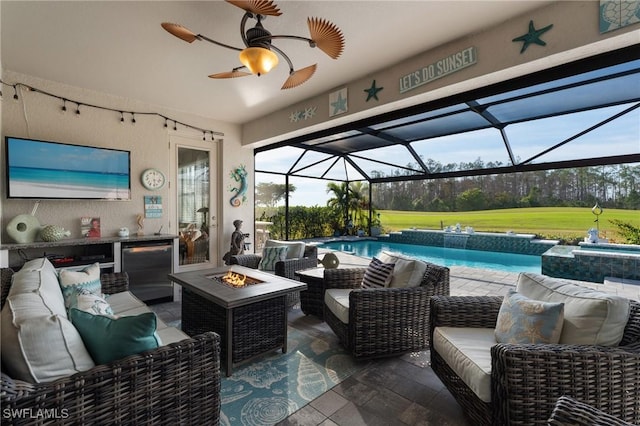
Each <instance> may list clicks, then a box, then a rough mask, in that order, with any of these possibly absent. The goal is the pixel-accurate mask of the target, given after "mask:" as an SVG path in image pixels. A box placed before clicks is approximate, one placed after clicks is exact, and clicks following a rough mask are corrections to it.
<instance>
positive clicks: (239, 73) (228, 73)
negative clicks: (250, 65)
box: [209, 70, 251, 78]
mask: <svg viewBox="0 0 640 426" xmlns="http://www.w3.org/2000/svg"><path fill="white" fill-rule="evenodd" d="M247 75H251V73H250V72H244V71H238V70H233V71H226V72H219V73H217V74H211V75H210V76H209V78H236V77H245V76H247Z"/></svg>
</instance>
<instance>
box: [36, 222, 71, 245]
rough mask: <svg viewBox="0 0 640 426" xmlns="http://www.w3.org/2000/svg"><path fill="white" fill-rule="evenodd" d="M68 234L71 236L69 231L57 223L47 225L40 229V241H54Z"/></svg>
mask: <svg viewBox="0 0 640 426" xmlns="http://www.w3.org/2000/svg"><path fill="white" fill-rule="evenodd" d="M69 236H71V231H67V230H65V229H64V228H63V227H61V226H58V225H47V226H45V227H43V228H42V230H40V238H42V241H48V242H55V241H60V240H61V239H62V237H69Z"/></svg>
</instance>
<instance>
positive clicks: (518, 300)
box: [495, 290, 564, 343]
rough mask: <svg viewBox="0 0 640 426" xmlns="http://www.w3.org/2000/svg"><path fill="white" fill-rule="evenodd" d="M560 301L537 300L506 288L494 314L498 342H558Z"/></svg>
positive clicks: (560, 321)
mask: <svg viewBox="0 0 640 426" xmlns="http://www.w3.org/2000/svg"><path fill="white" fill-rule="evenodd" d="M563 323H564V303H551V302H541V301H538V300H533V299H529V298H528V297H525V296H523V295H521V294H520V293H517V292H516V291H515V290H509V292H508V293H507V295H506V296H505V298H504V300H503V301H502V306H501V307H500V311H499V313H498V319H497V322H496V329H495V336H496V341H497V342H498V343H558V342H559V341H560V334H561V333H562V325H563Z"/></svg>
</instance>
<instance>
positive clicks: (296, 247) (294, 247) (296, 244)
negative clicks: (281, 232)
mask: <svg viewBox="0 0 640 426" xmlns="http://www.w3.org/2000/svg"><path fill="white" fill-rule="evenodd" d="M264 246H265V247H289V250H287V257H286V258H287V259H299V258H301V257H304V249H305V243H304V241H280V240H267V241H266V242H265V243H264Z"/></svg>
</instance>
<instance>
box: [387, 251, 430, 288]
mask: <svg viewBox="0 0 640 426" xmlns="http://www.w3.org/2000/svg"><path fill="white" fill-rule="evenodd" d="M380 260H381V261H383V262H384V263H395V265H396V266H395V268H394V269H393V276H392V277H391V282H390V283H389V287H418V286H419V285H420V283H421V282H422V277H424V273H425V272H426V271H427V264H426V263H424V262H423V261H421V260H419V259H414V258H411V257H408V256H404V255H402V254H400V253H392V252H388V251H383V252H382V253H380Z"/></svg>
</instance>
